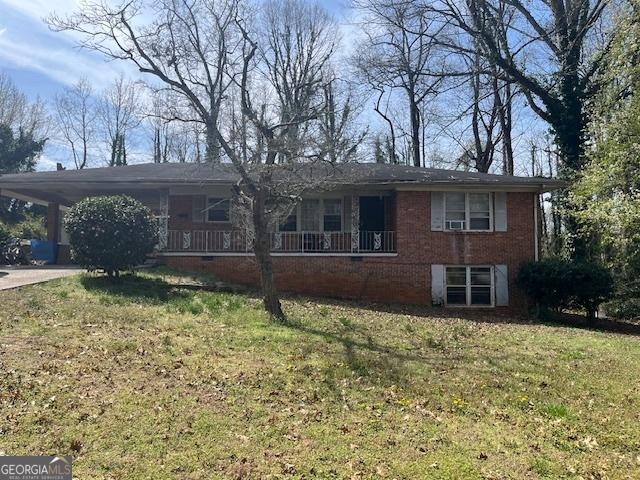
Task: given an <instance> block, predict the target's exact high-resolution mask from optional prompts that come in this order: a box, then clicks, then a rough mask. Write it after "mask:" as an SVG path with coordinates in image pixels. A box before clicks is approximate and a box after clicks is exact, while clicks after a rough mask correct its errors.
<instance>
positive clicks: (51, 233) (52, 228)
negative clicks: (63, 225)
mask: <svg viewBox="0 0 640 480" xmlns="http://www.w3.org/2000/svg"><path fill="white" fill-rule="evenodd" d="M59 230H60V204H58V203H49V204H47V240H49V241H50V242H53V243H54V244H55V245H57V244H58V240H59V238H60V232H59Z"/></svg>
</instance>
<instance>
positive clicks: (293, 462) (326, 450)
mask: <svg viewBox="0 0 640 480" xmlns="http://www.w3.org/2000/svg"><path fill="white" fill-rule="evenodd" d="M172 281H174V278H173V277H172V276H171V275H170V274H167V273H166V272H165V273H164V275H163V276H162V277H160V276H157V275H145V276H144V277H140V278H137V279H125V281H124V282H123V283H122V284H119V285H111V284H109V283H107V282H105V280H104V279H102V278H97V277H93V276H84V277H71V278H65V279H61V280H58V281H55V282H50V283H47V284H42V285H35V286H30V287H25V288H22V289H19V290H12V291H6V292H1V293H0V305H2V308H1V309H0V451H2V452H4V453H6V454H18V455H26V454H48V455H50V454H54V453H57V454H71V455H72V456H73V457H74V478H78V479H120V478H127V479H138V478H140V479H142V478H146V479H154V480H156V479H164V478H176V479H210V478H398V479H401V478H434V479H450V478H454V479H467V478H469V479H475V478H478V479H479V478H485V479H503V478H514V479H520V478H533V479H535V478H550V479H556V478H574V479H579V478H584V479H587V478H609V479H616V478H620V479H622V478H640V383H639V381H640V380H639V379H640V338H638V337H635V336H625V335H616V334H610V333H600V332H595V331H589V330H581V329H574V328H567V327H558V326H549V325H535V324H523V323H508V322H504V321H503V320H502V321H501V320H500V319H496V318H491V317H490V316H489V314H487V316H484V317H473V318H469V319H462V318H455V317H452V316H447V317H445V316H444V314H446V313H448V312H447V311H443V310H433V311H431V312H429V311H425V312H424V313H423V314H421V315H419V314H416V312H414V313H413V314H403V313H397V312H395V313H394V312H382V311H375V310H374V309H364V308H358V307H357V306H355V305H353V304H349V303H321V302H318V301H312V300H306V299H300V300H288V301H286V302H285V310H286V311H287V312H288V314H289V317H290V321H289V323H288V324H285V325H278V324H274V323H272V322H270V321H269V320H268V319H267V317H266V316H265V315H264V314H263V313H262V311H261V309H260V302H259V301H258V300H257V299H255V298H251V297H247V296H241V295H232V294H222V293H211V292H203V291H194V290H191V289H181V288H177V287H174V286H172V285H170V284H168V283H166V282H172Z"/></svg>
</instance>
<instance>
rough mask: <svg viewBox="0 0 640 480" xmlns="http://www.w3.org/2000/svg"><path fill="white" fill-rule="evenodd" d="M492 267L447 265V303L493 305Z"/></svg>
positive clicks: (451, 304) (456, 304) (455, 304)
mask: <svg viewBox="0 0 640 480" xmlns="http://www.w3.org/2000/svg"><path fill="white" fill-rule="evenodd" d="M492 279H493V275H492V267H446V273H445V288H446V296H447V305H450V306H467V305H469V306H471V305H477V306H483V305H484V306H493V281H492Z"/></svg>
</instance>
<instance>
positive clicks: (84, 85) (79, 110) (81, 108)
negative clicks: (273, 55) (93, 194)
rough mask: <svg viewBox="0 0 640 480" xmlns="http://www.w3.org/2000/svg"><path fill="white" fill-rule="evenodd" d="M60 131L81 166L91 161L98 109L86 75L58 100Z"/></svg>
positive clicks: (77, 164) (58, 96)
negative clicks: (90, 155)
mask: <svg viewBox="0 0 640 480" xmlns="http://www.w3.org/2000/svg"><path fill="white" fill-rule="evenodd" d="M54 106H55V115H56V118H57V120H58V122H57V126H58V132H59V135H60V136H61V138H62V140H63V141H64V142H65V143H66V144H67V145H68V146H69V148H70V149H71V154H72V155H73V162H74V164H75V167H76V168H77V169H79V170H80V169H83V168H85V167H86V166H87V164H88V163H89V154H90V151H91V149H92V144H93V142H94V140H95V134H96V127H97V126H96V118H97V108H96V105H95V101H94V98H93V88H92V87H91V84H90V83H89V81H88V80H87V79H86V78H82V79H80V80H78V82H77V83H76V84H75V85H73V86H72V87H68V88H65V89H64V90H62V92H60V93H59V94H57V95H56V97H55V100H54Z"/></svg>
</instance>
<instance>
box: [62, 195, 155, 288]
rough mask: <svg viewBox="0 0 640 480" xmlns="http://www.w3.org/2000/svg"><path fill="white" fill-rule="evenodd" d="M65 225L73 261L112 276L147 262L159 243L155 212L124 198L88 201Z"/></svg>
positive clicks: (74, 209)
mask: <svg viewBox="0 0 640 480" xmlns="http://www.w3.org/2000/svg"><path fill="white" fill-rule="evenodd" d="M64 225H65V229H66V230H67V232H68V234H69V243H70V244H71V255H72V257H73V259H74V260H75V261H76V262H78V263H79V264H80V265H82V266H83V267H86V268H89V269H102V270H104V271H105V273H107V275H109V276H110V277H114V276H115V277H117V276H119V274H120V272H121V271H123V270H129V269H131V268H133V267H135V266H136V265H139V264H141V263H143V262H144V260H145V258H146V256H147V255H148V254H149V253H151V252H152V251H153V249H154V247H155V245H156V243H157V226H156V222H155V220H154V218H153V216H152V214H151V211H150V210H149V209H148V208H147V207H145V206H144V205H142V204H141V203H140V202H138V201H137V200H134V199H133V198H131V197H127V196H124V195H117V196H109V197H92V198H87V199H84V200H82V201H80V202H78V203H77V204H75V205H74V206H73V207H72V208H71V209H70V210H69V212H67V215H66V217H65V222H64Z"/></svg>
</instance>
